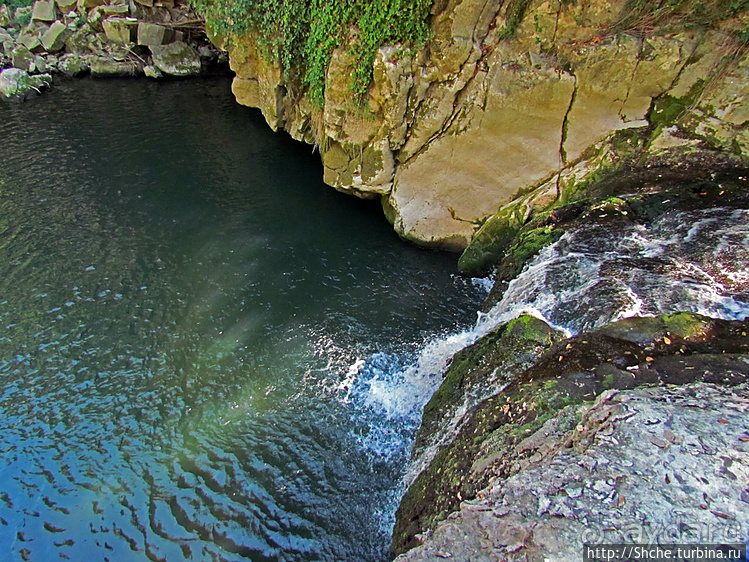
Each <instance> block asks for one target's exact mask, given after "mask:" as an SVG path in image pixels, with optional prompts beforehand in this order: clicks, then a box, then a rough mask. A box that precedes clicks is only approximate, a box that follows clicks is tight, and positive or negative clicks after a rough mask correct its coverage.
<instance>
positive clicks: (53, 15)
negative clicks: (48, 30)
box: [31, 0, 57, 21]
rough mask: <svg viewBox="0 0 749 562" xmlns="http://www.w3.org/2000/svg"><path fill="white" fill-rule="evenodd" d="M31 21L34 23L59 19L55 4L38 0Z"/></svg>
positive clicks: (47, 0) (46, 0) (49, 0)
mask: <svg viewBox="0 0 749 562" xmlns="http://www.w3.org/2000/svg"><path fill="white" fill-rule="evenodd" d="M31 19H32V20H34V21H55V20H56V19H57V10H56V9H55V3H54V2H53V1H51V0H38V1H37V2H35V3H34V7H33V9H32V11H31Z"/></svg>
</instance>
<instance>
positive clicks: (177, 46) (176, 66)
mask: <svg viewBox="0 0 749 562" xmlns="http://www.w3.org/2000/svg"><path fill="white" fill-rule="evenodd" d="M151 54H152V55H153V64H154V66H156V67H157V68H158V69H159V70H161V71H162V72H163V73H164V74H169V75H171V76H194V75H196V74H200V71H201V69H202V66H201V64H200V56H199V55H198V53H197V51H196V50H195V49H193V48H192V47H190V45H188V44H187V43H170V44H169V45H153V46H152V47H151Z"/></svg>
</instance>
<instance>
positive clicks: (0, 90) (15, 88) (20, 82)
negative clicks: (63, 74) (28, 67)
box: [0, 68, 52, 101]
mask: <svg viewBox="0 0 749 562" xmlns="http://www.w3.org/2000/svg"><path fill="white" fill-rule="evenodd" d="M51 83H52V77H51V76H50V75H49V74H38V75H36V76H30V75H29V73H28V72H26V71H25V70H21V69H20V68H6V69H5V70H3V71H2V73H0V98H2V99H5V100H11V101H24V100H26V99H29V98H32V97H34V96H36V95H37V94H39V93H41V91H42V90H44V89H46V88H48V87H49V85H50V84H51Z"/></svg>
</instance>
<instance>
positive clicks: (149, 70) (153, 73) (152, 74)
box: [143, 65, 164, 78]
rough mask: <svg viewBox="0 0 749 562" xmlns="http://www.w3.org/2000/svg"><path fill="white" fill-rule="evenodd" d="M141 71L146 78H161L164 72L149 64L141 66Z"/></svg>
mask: <svg viewBox="0 0 749 562" xmlns="http://www.w3.org/2000/svg"><path fill="white" fill-rule="evenodd" d="M143 72H144V73H145V75H146V76H147V77H148V78H163V77H164V73H163V72H161V71H160V70H159V69H158V68H156V67H155V66H151V65H148V66H144V67H143Z"/></svg>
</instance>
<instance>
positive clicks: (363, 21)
mask: <svg viewBox="0 0 749 562" xmlns="http://www.w3.org/2000/svg"><path fill="white" fill-rule="evenodd" d="M191 3H192V5H193V7H194V8H195V9H196V10H197V11H198V12H199V13H200V14H201V15H203V16H204V17H205V18H206V22H207V24H208V26H209V27H210V28H211V29H213V30H215V32H216V33H218V34H221V35H224V36H227V37H231V36H233V35H243V34H246V33H248V32H256V33H257V35H258V37H259V41H260V44H261V46H262V47H263V49H264V52H265V56H266V57H267V58H268V59H269V60H271V61H273V62H274V63H277V64H279V65H280V66H281V68H282V69H283V71H284V73H285V75H286V77H287V79H289V80H296V81H297V82H298V83H299V84H300V85H301V87H302V89H303V90H306V91H307V92H308V93H309V94H310V97H311V99H312V101H313V102H315V103H317V104H318V105H322V102H323V99H324V91H325V76H326V73H327V69H328V64H329V63H330V57H331V55H332V53H333V50H334V49H336V48H337V47H340V46H346V47H347V48H348V49H349V52H350V53H351V54H352V55H353V57H354V59H355V64H354V65H353V68H354V72H353V75H352V85H351V87H352V90H353V91H354V92H355V93H356V94H359V95H360V96H361V95H363V94H364V93H365V92H366V91H367V88H368V87H369V84H370V82H371V80H372V67H373V63H374V59H375V55H376V53H377V49H378V48H379V47H380V46H382V45H385V44H388V45H393V44H398V43H401V44H404V45H406V46H410V47H418V46H420V45H421V44H423V43H424V42H425V41H426V40H427V38H428V37H429V24H428V18H429V9H430V7H431V2H429V1H428V0H371V1H364V0H301V1H297V0H235V1H232V2H229V1H224V0H191Z"/></svg>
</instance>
